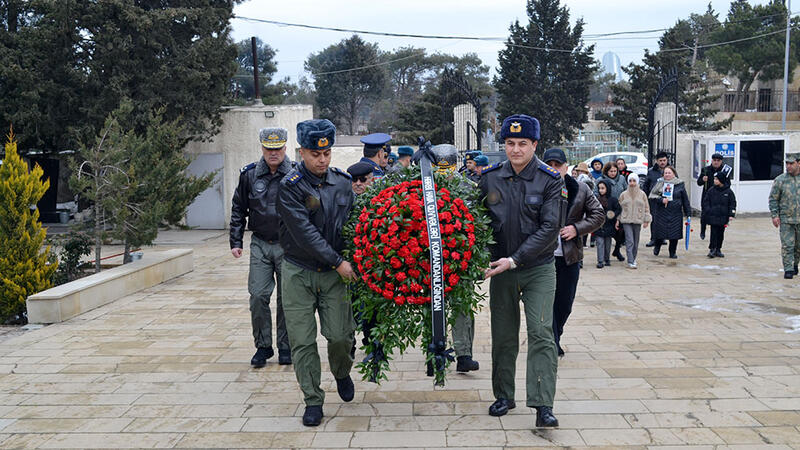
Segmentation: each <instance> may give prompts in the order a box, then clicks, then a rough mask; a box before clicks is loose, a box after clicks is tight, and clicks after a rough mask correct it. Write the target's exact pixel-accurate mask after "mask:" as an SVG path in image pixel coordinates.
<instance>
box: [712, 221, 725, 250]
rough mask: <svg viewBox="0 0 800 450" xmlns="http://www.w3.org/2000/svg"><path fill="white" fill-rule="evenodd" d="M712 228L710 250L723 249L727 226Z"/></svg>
mask: <svg viewBox="0 0 800 450" xmlns="http://www.w3.org/2000/svg"><path fill="white" fill-rule="evenodd" d="M709 226H710V227H711V239H709V242H708V249H709V250H714V249H717V250H720V249H722V241H724V240H725V225H709Z"/></svg>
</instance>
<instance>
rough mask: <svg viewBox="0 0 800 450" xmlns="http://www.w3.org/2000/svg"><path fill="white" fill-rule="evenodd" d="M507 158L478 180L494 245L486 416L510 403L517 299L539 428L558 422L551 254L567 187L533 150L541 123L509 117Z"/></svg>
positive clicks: (504, 137)
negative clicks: (489, 388) (522, 316)
mask: <svg viewBox="0 0 800 450" xmlns="http://www.w3.org/2000/svg"><path fill="white" fill-rule="evenodd" d="M500 137H501V139H502V140H503V141H504V142H505V148H506V156H508V160H507V161H504V162H502V163H500V164H493V165H490V166H487V167H486V168H485V169H484V170H483V171H482V175H481V179H480V182H479V186H480V189H481V192H482V193H483V195H484V196H485V204H486V207H487V209H488V210H489V216H490V218H491V227H492V230H493V232H494V240H495V242H496V243H495V244H493V245H491V246H490V251H491V254H492V260H493V261H492V263H491V265H490V269H489V270H487V272H486V276H487V277H491V283H490V285H489V308H490V310H491V313H492V321H491V327H492V389H493V390H494V396H495V398H496V399H497V400H496V401H495V402H494V403H493V404H492V406H491V407H489V414H491V415H492V416H502V415H505V414H506V413H507V412H508V410H509V409H513V408H514V407H515V406H516V403H515V402H514V389H515V388H514V376H515V372H516V361H517V354H518V353H519V325H520V321H519V302H520V300H522V303H523V306H524V310H525V325H526V327H527V331H528V333H527V335H528V355H527V358H526V359H527V373H526V383H525V385H526V389H527V402H526V403H527V405H528V406H529V407H533V408H536V426H537V427H556V426H558V420H557V419H556V417H555V416H554V415H553V397H554V396H555V392H556V370H557V368H558V358H557V356H556V345H555V340H554V338H553V299H554V295H555V289H556V272H555V265H554V257H553V252H554V250H555V249H556V246H557V245H558V242H557V237H558V234H559V230H561V228H562V226H563V225H564V220H565V215H566V204H567V198H566V197H567V191H566V188H565V187H564V181H563V180H562V179H561V175H560V174H559V172H558V171H557V170H555V169H553V168H552V167H550V166H548V165H546V164H544V163H543V162H541V161H540V160H539V159H537V158H536V156H535V155H534V151H535V150H536V145H537V143H538V141H539V121H538V120H536V119H535V118H533V117H529V116H526V115H522V114H517V115H513V116H510V117H507V118H506V119H505V120H504V121H503V127H502V129H501V132H500Z"/></svg>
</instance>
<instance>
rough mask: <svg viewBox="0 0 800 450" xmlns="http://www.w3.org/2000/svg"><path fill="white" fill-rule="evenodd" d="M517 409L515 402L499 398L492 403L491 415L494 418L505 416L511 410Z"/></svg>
mask: <svg viewBox="0 0 800 450" xmlns="http://www.w3.org/2000/svg"><path fill="white" fill-rule="evenodd" d="M516 407H517V404H516V403H514V400H506V399H504V398H498V399H497V400H495V401H494V403H492V406H490V407H489V415H490V416H494V417H500V416H505V415H506V414H507V413H508V410H509V409H514V408H516Z"/></svg>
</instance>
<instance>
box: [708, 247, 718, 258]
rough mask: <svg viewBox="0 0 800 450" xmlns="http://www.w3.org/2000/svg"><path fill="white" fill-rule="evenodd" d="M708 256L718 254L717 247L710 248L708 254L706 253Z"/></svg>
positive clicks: (711, 256)
mask: <svg viewBox="0 0 800 450" xmlns="http://www.w3.org/2000/svg"><path fill="white" fill-rule="evenodd" d="M706 256H708V257H709V258H713V257H715V256H717V252H716V249H715V248H711V249H708V255H706Z"/></svg>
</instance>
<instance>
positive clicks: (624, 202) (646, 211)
mask: <svg viewBox="0 0 800 450" xmlns="http://www.w3.org/2000/svg"><path fill="white" fill-rule="evenodd" d="M619 204H620V206H621V207H622V213H621V214H620V215H619V220H618V221H617V229H619V227H620V226H621V227H622V228H623V230H625V251H626V252H627V253H628V268H630V269H635V268H636V267H637V266H636V254H637V253H638V252H639V233H640V232H641V231H642V227H643V226H644V227H645V228H647V225H648V224H649V223H650V205H649V202H648V201H647V194H645V193H644V191H642V190H641V189H639V176H638V175H636V174H635V173H632V174H630V175H628V189H627V190H626V191H625V192H623V193H622V194H620V196H619Z"/></svg>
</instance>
